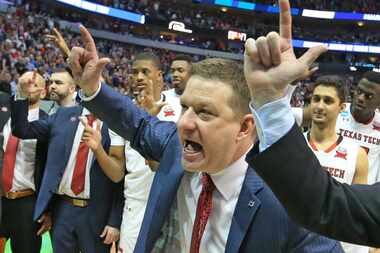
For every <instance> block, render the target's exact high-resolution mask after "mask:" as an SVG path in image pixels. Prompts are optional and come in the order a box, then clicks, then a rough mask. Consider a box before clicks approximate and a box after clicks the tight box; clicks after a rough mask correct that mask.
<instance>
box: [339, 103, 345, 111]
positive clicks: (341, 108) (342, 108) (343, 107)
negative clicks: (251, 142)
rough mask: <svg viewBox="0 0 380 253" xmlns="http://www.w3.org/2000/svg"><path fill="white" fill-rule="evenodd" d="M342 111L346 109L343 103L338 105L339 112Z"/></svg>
mask: <svg viewBox="0 0 380 253" xmlns="http://www.w3.org/2000/svg"><path fill="white" fill-rule="evenodd" d="M344 109H346V104H345V103H341V104H340V111H343V110H344Z"/></svg>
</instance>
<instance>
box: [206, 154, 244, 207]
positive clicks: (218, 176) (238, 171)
mask: <svg viewBox="0 0 380 253" xmlns="http://www.w3.org/2000/svg"><path fill="white" fill-rule="evenodd" d="M245 157H246V154H244V155H243V156H241V157H240V158H239V159H238V160H236V161H235V162H233V163H232V164H231V165H229V166H228V167H226V168H225V169H223V170H221V171H219V172H217V173H215V174H210V176H211V179H212V181H213V183H214V184H215V186H216V188H217V189H218V191H219V192H220V193H221V195H222V196H223V198H224V199H225V200H229V199H231V198H233V197H234V196H236V195H238V194H240V190H241V187H242V185H243V181H244V178H245V174H246V172H247V169H248V163H247V162H246V161H245Z"/></svg>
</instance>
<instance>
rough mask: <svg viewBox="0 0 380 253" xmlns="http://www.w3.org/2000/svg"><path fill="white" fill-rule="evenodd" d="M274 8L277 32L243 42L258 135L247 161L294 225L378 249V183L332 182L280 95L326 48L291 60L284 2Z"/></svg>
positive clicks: (377, 90)
mask: <svg viewBox="0 0 380 253" xmlns="http://www.w3.org/2000/svg"><path fill="white" fill-rule="evenodd" d="M280 9H281V11H280V34H281V35H279V34H277V33H274V32H271V33H270V34H268V35H267V37H261V38H259V39H257V40H256V41H254V40H252V39H248V40H247V42H246V52H245V73H246V78H247V82H248V85H249V88H250V91H251V97H252V104H251V107H252V109H253V114H254V115H255V118H256V119H257V120H256V123H257V128H258V133H259V139H260V144H259V145H258V146H257V147H256V149H255V150H254V151H252V153H250V154H249V155H248V156H247V161H249V163H250V164H251V166H253V167H254V168H255V170H256V171H257V172H258V174H259V175H260V176H261V177H262V178H263V179H264V180H265V181H266V183H267V184H268V185H269V186H270V187H271V189H272V190H273V192H274V193H275V194H276V196H277V197H278V199H279V200H280V201H281V203H282V204H283V205H284V206H285V208H286V209H287V211H288V213H289V215H290V216H291V217H292V218H293V219H294V220H295V221H296V222H297V223H299V224H301V225H303V226H305V227H306V228H309V229H311V230H314V231H316V232H318V233H320V234H324V235H326V236H329V237H332V238H335V239H338V240H341V241H346V242H351V243H356V244H363V245H368V246H375V247H379V246H380V237H379V232H380V215H379V210H380V201H379V200H380V198H379V194H380V184H379V183H377V184H374V185H370V186H368V185H351V186H350V185H347V184H341V183H338V182H337V181H336V180H334V179H333V178H331V177H330V176H329V175H328V172H326V171H325V170H323V169H322V168H321V165H320V164H319V162H318V160H317V158H316V157H315V155H314V154H313V152H312V151H311V150H310V149H309V148H308V147H307V144H306V141H305V138H303V135H302V133H301V131H300V130H299V129H298V127H297V126H296V125H295V120H294V117H293V115H292V112H291V108H290V105H289V99H288V98H287V97H286V95H285V97H284V94H285V93H286V90H287V89H288V84H289V83H291V82H293V81H295V80H298V79H302V78H304V77H305V76H307V75H309V74H310V72H312V70H311V71H310V66H312V63H313V62H314V61H315V59H317V58H318V56H319V55H320V54H321V53H323V52H324V51H326V48H324V47H322V46H318V47H315V48H312V49H310V50H309V51H308V52H306V53H305V54H304V55H303V56H301V57H300V58H299V59H297V58H296V57H295V55H294V52H293V48H292V46H291V14H290V6H289V1H288V0H280ZM373 85H374V86H372V88H373V89H374V91H375V92H374V94H377V95H374V96H372V97H373V99H379V94H380V85H378V84H373ZM379 144H380V143H379Z"/></svg>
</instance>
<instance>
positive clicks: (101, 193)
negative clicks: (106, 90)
mask: <svg viewBox="0 0 380 253" xmlns="http://www.w3.org/2000/svg"><path fill="white" fill-rule="evenodd" d="M82 110H83V107H81V106H74V107H67V108H64V107H62V108H60V109H59V110H58V111H57V113H55V114H53V115H51V116H49V117H48V118H47V119H44V120H36V121H32V122H28V121H27V101H26V100H19V101H12V104H11V115H12V132H13V134H14V135H15V136H17V137H19V138H22V139H35V138H36V139H38V140H40V141H45V142H48V157H47V162H46V167H45V173H44V176H43V179H42V184H41V189H40V192H39V195H38V198H37V202H36V207H35V212H34V219H38V218H39V217H40V216H41V215H42V214H43V213H44V212H46V211H47V210H49V209H51V207H52V205H54V197H56V195H55V193H57V192H58V188H59V184H60V182H61V179H62V176H63V173H64V171H65V168H66V165H67V162H68V161H69V157H70V153H71V148H72V144H73V141H74V137H75V133H76V129H77V127H78V124H79V123H80V122H79V119H78V117H79V116H80V115H81V113H82ZM101 132H102V145H103V147H104V149H105V150H106V152H108V150H109V146H110V137H109V134H108V127H107V125H106V124H103V126H102V129H101ZM122 189H123V184H122V182H121V183H119V184H115V183H113V182H112V181H111V180H110V179H109V178H108V177H107V176H106V175H105V174H104V172H103V170H102V169H101V168H100V166H99V164H98V163H97V161H96V159H95V160H94V162H93V164H92V167H91V172H90V195H91V197H90V199H91V201H90V202H89V206H88V207H87V208H90V209H92V211H91V212H90V213H91V216H90V220H91V223H92V226H93V229H94V231H95V232H96V233H101V232H102V230H103V228H104V226H105V225H110V226H112V227H116V228H119V227H120V224H121V217H122V210H123V192H122Z"/></svg>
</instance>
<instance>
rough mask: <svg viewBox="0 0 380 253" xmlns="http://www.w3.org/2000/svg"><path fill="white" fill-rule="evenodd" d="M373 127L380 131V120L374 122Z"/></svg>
mask: <svg viewBox="0 0 380 253" xmlns="http://www.w3.org/2000/svg"><path fill="white" fill-rule="evenodd" d="M372 127H373V130H376V131H380V122H377V121H375V122H373V125H372Z"/></svg>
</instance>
